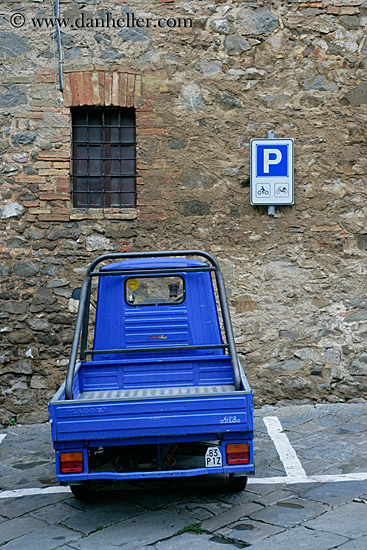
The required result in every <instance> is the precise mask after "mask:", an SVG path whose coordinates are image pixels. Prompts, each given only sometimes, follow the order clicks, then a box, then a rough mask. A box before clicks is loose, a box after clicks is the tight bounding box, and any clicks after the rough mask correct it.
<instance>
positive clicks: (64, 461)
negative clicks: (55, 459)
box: [60, 452, 84, 474]
mask: <svg viewBox="0 0 367 550" xmlns="http://www.w3.org/2000/svg"><path fill="white" fill-rule="evenodd" d="M83 470H84V460H83V453H81V452H78V453H60V471H61V473H62V474H80V473H81V472H82V471H83Z"/></svg>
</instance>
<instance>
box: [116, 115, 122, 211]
mask: <svg viewBox="0 0 367 550" xmlns="http://www.w3.org/2000/svg"><path fill="white" fill-rule="evenodd" d="M117 125H118V156H119V160H118V167H119V169H118V173H119V176H121V175H122V174H121V172H122V170H121V109H119V111H118V119H117ZM121 180H122V178H119V189H118V193H119V207H120V208H121V207H122V202H121V185H122V181H121Z"/></svg>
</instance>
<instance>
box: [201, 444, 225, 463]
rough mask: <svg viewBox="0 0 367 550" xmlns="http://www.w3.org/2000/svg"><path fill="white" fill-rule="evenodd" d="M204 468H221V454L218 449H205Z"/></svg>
mask: <svg viewBox="0 0 367 550" xmlns="http://www.w3.org/2000/svg"><path fill="white" fill-rule="evenodd" d="M205 466H206V467H207V468H214V467H215V466H222V453H221V452H220V449H219V447H209V448H208V449H207V451H206V453H205Z"/></svg>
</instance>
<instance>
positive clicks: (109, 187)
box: [71, 107, 136, 208]
mask: <svg viewBox="0 0 367 550" xmlns="http://www.w3.org/2000/svg"><path fill="white" fill-rule="evenodd" d="M72 126H73V156H72V174H71V181H72V195H73V205H74V207H75V208H125V207H134V206H135V204H136V125H135V110H134V109H127V108H126V109H124V108H100V107H78V108H74V109H72Z"/></svg>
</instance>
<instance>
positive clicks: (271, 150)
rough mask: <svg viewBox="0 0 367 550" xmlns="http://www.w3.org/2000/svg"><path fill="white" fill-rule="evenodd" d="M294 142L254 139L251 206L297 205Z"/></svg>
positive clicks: (252, 144) (252, 143)
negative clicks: (295, 201) (294, 177)
mask: <svg viewBox="0 0 367 550" xmlns="http://www.w3.org/2000/svg"><path fill="white" fill-rule="evenodd" d="M293 143H294V142H293V139H252V140H251V178H250V188H251V189H250V191H251V204H264V205H275V204H293V202H294V182H293Z"/></svg>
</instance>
